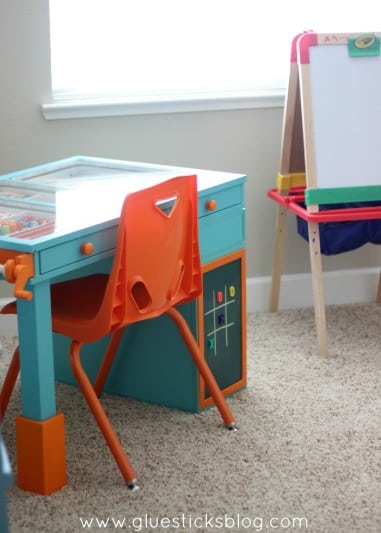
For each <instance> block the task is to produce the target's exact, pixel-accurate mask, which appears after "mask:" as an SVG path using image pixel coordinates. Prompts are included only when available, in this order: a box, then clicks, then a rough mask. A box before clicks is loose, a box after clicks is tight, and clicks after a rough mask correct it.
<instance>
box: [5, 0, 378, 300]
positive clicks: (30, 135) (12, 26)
mask: <svg viewBox="0 0 381 533" xmlns="http://www.w3.org/2000/svg"><path fill="white" fill-rule="evenodd" d="M0 65H1V88H0V173H5V172H10V171H14V170H18V169H22V168H25V167H30V166H33V165H36V164H42V163H45V162H49V161H54V160H56V159H61V158H63V157H67V156H71V155H77V154H82V155H92V156H97V157H109V158H118V159H126V160H133V161H145V162H152V163H163V164H174V165H180V166H190V167H196V168H207V169H216V170H225V171H231V172H240V173H244V174H246V175H247V176H248V185H247V250H248V264H247V273H248V276H249V277H253V276H267V275H270V271H271V261H272V246H273V233H274V224H275V205H274V204H273V203H272V202H270V200H268V199H267V198H266V191H267V189H268V188H270V187H273V186H274V184H275V178H276V174H277V172H278V164H279V151H280V137H281V128H282V117H283V109H282V108H266V109H250V110H237V111H211V112H195V113H172V114H157V115H141V116H124V117H111V118H89V119H69V120H52V121H46V120H45V119H44V118H43V116H42V114H41V110H40V104H41V103H42V102H44V101H45V102H46V101H48V100H49V98H50V63H49V19H48V0H32V1H25V0H12V1H10V2H5V1H4V0H3V1H2V2H1V3H0ZM294 225H295V222H294V219H293V217H289V231H288V238H287V249H286V253H285V261H284V270H283V271H284V272H285V273H300V272H309V259H308V248H307V246H306V245H305V243H304V242H303V241H302V240H301V239H300V238H299V237H297V236H296V234H295V231H294ZM324 262H325V265H324V268H325V270H335V269H341V268H356V267H361V266H365V267H367V266H369V267H371V266H376V265H379V264H380V250H379V247H376V246H366V247H364V248H362V249H361V250H359V251H356V252H353V253H351V254H343V255H340V256H337V257H329V258H325V261H324ZM1 290H3V291H4V290H5V289H4V288H3V286H0V291H1ZM0 296H1V294H0Z"/></svg>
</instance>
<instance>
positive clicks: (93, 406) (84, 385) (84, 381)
mask: <svg viewBox="0 0 381 533" xmlns="http://www.w3.org/2000/svg"><path fill="white" fill-rule="evenodd" d="M81 346H82V343H80V342H78V341H73V342H72V343H71V346H70V363H71V368H72V371H73V374H74V376H75V377H76V379H77V381H78V385H79V387H80V389H81V391H82V393H83V395H84V397H85V399H86V401H87V403H88V405H89V407H90V410H91V412H92V413H93V415H94V418H95V420H96V422H97V424H98V426H99V429H100V430H101V432H102V434H103V436H104V438H105V440H106V443H107V445H108V446H109V448H110V450H111V453H112V454H113V456H114V459H115V461H116V463H117V465H118V467H119V469H120V471H121V473H122V475H123V477H124V479H125V480H126V483H127V485H128V487H129V488H130V489H136V488H137V484H136V474H135V472H134V469H133V468H132V466H131V464H130V462H129V460H128V458H127V455H126V453H125V451H124V450H123V448H122V446H121V444H120V442H119V439H118V437H117V435H116V433H115V431H114V428H113V427H112V425H111V422H110V420H109V419H108V417H107V415H106V413H105V411H104V409H103V407H102V405H101V403H100V401H99V399H98V397H97V395H96V393H95V391H94V388H93V386H92V385H91V382H90V380H89V378H88V376H87V374H86V372H85V371H84V369H83V367H82V364H81Z"/></svg>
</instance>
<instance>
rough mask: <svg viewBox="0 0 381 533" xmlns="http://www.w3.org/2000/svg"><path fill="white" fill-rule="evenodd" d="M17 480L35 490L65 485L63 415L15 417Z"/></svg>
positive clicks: (50, 489) (28, 488) (25, 488)
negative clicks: (36, 417)
mask: <svg viewBox="0 0 381 533" xmlns="http://www.w3.org/2000/svg"><path fill="white" fill-rule="evenodd" d="M16 447H17V484H18V486H19V487H20V489H23V490H27V491H30V492H35V493H37V494H44V495H47V494H51V493H52V492H55V491H57V490H58V489H60V488H62V487H63V486H64V485H66V460H65V428H64V415H63V414H62V413H59V414H57V415H55V416H53V417H52V418H49V419H47V420H44V421H42V422H40V421H38V420H31V419H30V418H25V417H24V416H18V417H16Z"/></svg>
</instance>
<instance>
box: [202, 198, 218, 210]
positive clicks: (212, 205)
mask: <svg viewBox="0 0 381 533" xmlns="http://www.w3.org/2000/svg"><path fill="white" fill-rule="evenodd" d="M205 207H206V209H208V211H215V210H216V208H217V202H216V200H208V201H207V202H206V203H205Z"/></svg>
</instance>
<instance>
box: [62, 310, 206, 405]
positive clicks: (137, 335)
mask: <svg viewBox="0 0 381 533" xmlns="http://www.w3.org/2000/svg"><path fill="white" fill-rule="evenodd" d="M196 309H197V305H196V302H191V303H188V304H185V305H183V306H181V307H180V310H181V312H182V314H183V315H184V316H185V318H186V319H187V322H188V324H189V325H190V327H191V329H192V331H193V333H194V334H196V327H197V326H196ZM106 346H107V339H104V340H102V341H100V342H97V343H91V344H87V345H85V346H84V347H83V349H82V362H83V365H84V367H85V369H86V371H87V372H88V374H89V376H90V378H91V379H94V377H95V376H96V373H97V369H98V367H99V363H100V360H101V357H102V354H103V353H104V350H105V349H106ZM68 350H69V341H68V339H66V338H65V337H62V336H61V335H54V352H55V369H56V376H57V379H58V380H59V381H62V382H64V383H69V384H74V383H75V381H74V378H73V375H72V373H71V369H70V366H69V361H68ZM104 390H105V392H110V393H112V394H118V395H121V396H127V397H131V398H135V399H137V400H142V401H145V402H148V403H155V404H158V405H165V406H167V407H173V408H178V409H181V410H184V411H191V412H196V411H197V410H198V372H197V369H196V367H195V365H194V363H193V360H192V358H191V356H190V355H189V353H188V350H187V348H186V346H185V344H184V341H183V340H182V338H181V336H180V334H179V332H178V330H177V328H176V326H175V325H174V324H173V323H172V321H171V320H170V319H169V318H168V317H167V316H162V317H159V318H156V319H152V320H148V321H144V322H141V323H136V324H133V325H131V326H129V327H128V328H126V331H125V333H124V336H123V339H122V341H121V344H120V347H119V350H118V354H117V356H116V359H115V361H114V363H113V366H112V369H111V372H110V376H109V378H108V380H107V382H106V385H105V389H104Z"/></svg>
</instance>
